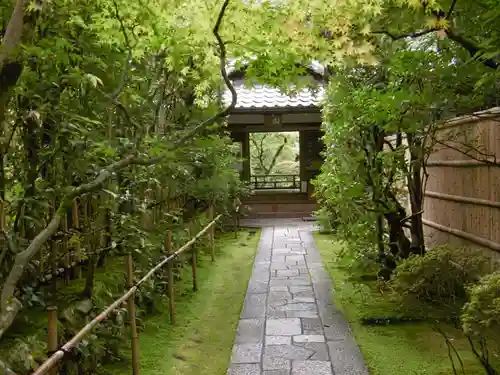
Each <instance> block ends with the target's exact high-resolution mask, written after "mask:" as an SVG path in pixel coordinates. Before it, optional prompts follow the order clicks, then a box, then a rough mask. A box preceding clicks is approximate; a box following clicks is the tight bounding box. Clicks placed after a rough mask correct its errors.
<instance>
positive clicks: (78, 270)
mask: <svg viewBox="0 0 500 375" xmlns="http://www.w3.org/2000/svg"><path fill="white" fill-rule="evenodd" d="M73 229H74V230H75V231H76V232H77V233H79V231H80V215H79V212H78V200H77V198H75V199H74V200H73ZM81 261H82V248H81V246H80V236H79V238H78V241H76V243H75V263H76V264H75V268H74V277H75V278H76V279H79V278H81V277H82V267H81V266H80V262H81Z"/></svg>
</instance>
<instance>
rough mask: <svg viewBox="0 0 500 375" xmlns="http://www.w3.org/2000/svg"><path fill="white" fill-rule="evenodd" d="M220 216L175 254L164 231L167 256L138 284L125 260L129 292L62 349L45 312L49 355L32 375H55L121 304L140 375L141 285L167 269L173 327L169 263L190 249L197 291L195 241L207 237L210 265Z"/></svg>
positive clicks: (52, 313) (52, 316)
mask: <svg viewBox="0 0 500 375" xmlns="http://www.w3.org/2000/svg"><path fill="white" fill-rule="evenodd" d="M210 211H211V212H210V216H211V217H212V218H213V210H212V209H211V210H210ZM221 216H222V215H218V216H217V217H216V218H213V220H212V221H211V222H210V223H209V224H208V225H207V226H205V227H204V228H203V229H202V230H201V231H200V232H198V233H197V234H196V235H195V236H194V237H193V238H192V239H191V240H189V241H188V242H186V243H185V244H184V245H183V246H182V247H181V248H180V249H178V250H177V251H173V250H172V232H171V231H167V232H166V233H165V248H166V251H167V253H166V255H165V258H164V259H163V260H162V261H160V262H159V263H158V264H157V265H156V266H155V267H153V268H152V269H150V270H149V272H148V273H146V275H144V277H143V278H142V279H140V280H139V281H138V282H137V283H135V284H134V283H133V263H132V253H129V254H128V256H127V262H126V271H127V287H128V289H127V290H126V291H125V292H124V294H123V295H122V296H121V297H120V298H118V299H116V300H115V301H114V302H113V303H112V304H111V305H109V306H108V307H107V308H106V309H105V310H104V311H102V312H101V313H100V314H99V315H98V316H97V317H95V318H94V319H93V320H92V321H91V322H90V323H88V324H87V325H86V326H85V327H83V328H82V329H81V330H80V331H79V332H78V333H77V334H75V335H74V336H73V338H72V339H71V340H69V341H68V342H66V343H65V344H64V345H62V346H58V344H57V309H56V308H53V307H49V308H48V315H49V316H48V350H49V353H52V354H51V356H50V357H49V358H48V359H47V360H46V361H45V362H44V363H43V364H42V365H41V366H40V367H39V368H38V369H37V370H36V371H35V372H33V373H32V375H45V374H50V375H52V374H56V373H57V365H58V363H59V362H60V361H61V360H62V359H63V358H64V357H65V355H66V354H69V353H70V352H71V351H72V350H73V349H74V348H75V347H76V346H77V345H78V344H79V343H80V342H81V341H82V340H83V339H84V338H85V337H86V336H87V335H88V334H89V333H90V332H91V331H92V330H93V329H94V328H95V327H96V326H98V325H99V323H101V322H102V321H103V320H105V319H107V318H108V317H109V315H110V314H111V313H112V312H113V311H115V310H116V309H118V308H119V307H120V306H121V305H122V304H124V303H125V302H127V304H128V316H129V320H130V330H131V342H132V345H131V347H132V374H133V375H139V340H138V335H137V326H136V317H135V302H134V297H135V293H136V292H137V291H138V290H139V288H140V286H141V284H143V283H144V282H145V281H147V280H148V279H150V278H151V277H152V276H153V275H154V274H155V273H156V272H157V271H158V270H160V269H161V268H162V267H164V266H167V273H168V288H167V295H168V299H169V307H170V321H171V323H172V324H175V305H174V277H173V269H172V261H173V260H174V259H176V258H177V257H178V256H179V255H180V254H182V253H185V252H186V251H188V250H189V249H191V256H190V262H191V269H192V276H193V291H197V290H198V280H197V277H196V253H197V251H196V246H195V244H196V241H198V240H199V239H200V238H201V237H202V236H204V235H205V234H208V240H209V242H210V255H211V258H212V261H213V260H214V259H215V257H214V255H215V254H214V244H215V236H214V234H215V224H216V223H217V221H218V220H219V219H220V218H221Z"/></svg>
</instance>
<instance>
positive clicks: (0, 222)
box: [0, 198, 5, 234]
mask: <svg viewBox="0 0 500 375" xmlns="http://www.w3.org/2000/svg"><path fill="white" fill-rule="evenodd" d="M4 229H5V202H4V200H3V199H2V198H0V230H1V231H2V234H3V230H4Z"/></svg>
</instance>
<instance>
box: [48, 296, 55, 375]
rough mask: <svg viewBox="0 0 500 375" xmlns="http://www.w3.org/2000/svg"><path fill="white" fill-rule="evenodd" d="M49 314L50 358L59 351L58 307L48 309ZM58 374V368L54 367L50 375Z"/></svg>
mask: <svg viewBox="0 0 500 375" xmlns="http://www.w3.org/2000/svg"><path fill="white" fill-rule="evenodd" d="M47 312H48V324H47V333H48V335H47V350H48V352H49V356H51V355H52V353H54V352H55V351H56V350H57V307H55V306H50V307H48V308H47ZM56 374H57V366H54V367H53V368H52V369H51V370H50V371H49V375H56Z"/></svg>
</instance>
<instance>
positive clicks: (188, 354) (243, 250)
mask: <svg viewBox="0 0 500 375" xmlns="http://www.w3.org/2000/svg"><path fill="white" fill-rule="evenodd" d="M258 240H259V232H258V231H257V232H256V231H255V230H254V231H245V230H243V231H241V232H240V233H239V234H238V236H237V238H235V236H234V234H232V233H231V234H226V235H223V236H222V237H220V238H218V240H217V243H218V248H217V253H216V262H215V263H214V264H212V263H211V262H210V261H209V260H208V257H207V258H206V259H201V262H200V263H201V266H200V267H199V268H198V284H199V291H198V292H197V293H192V292H190V291H189V292H188V291H187V290H189V288H190V287H191V279H190V278H189V277H184V278H183V282H182V283H183V284H184V285H178V286H177V299H176V312H177V325H176V326H175V327H172V326H171V325H170V320H169V314H168V310H167V309H166V308H165V307H163V308H162V310H163V312H162V313H160V314H157V315H155V316H153V317H151V318H149V319H148V320H146V321H145V322H144V326H145V329H144V331H142V332H140V333H139V340H140V350H141V374H145V375H160V374H161V375H165V374H168V375H201V374H207V375H225V374H226V371H227V366H228V363H229V360H230V357H231V350H232V346H233V341H234V336H235V331H236V327H237V324H238V319H239V315H240V311H241V308H242V304H243V300H244V298H245V293H246V289H247V283H248V280H249V279H250V275H251V271H252V265H253V259H254V255H255V252H256V249H257V244H258ZM109 370H110V372H111V373H113V374H116V375H118V374H130V373H131V372H130V366H129V361H128V359H126V360H124V361H123V363H121V364H115V365H113V366H112V368H110V369H109Z"/></svg>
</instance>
